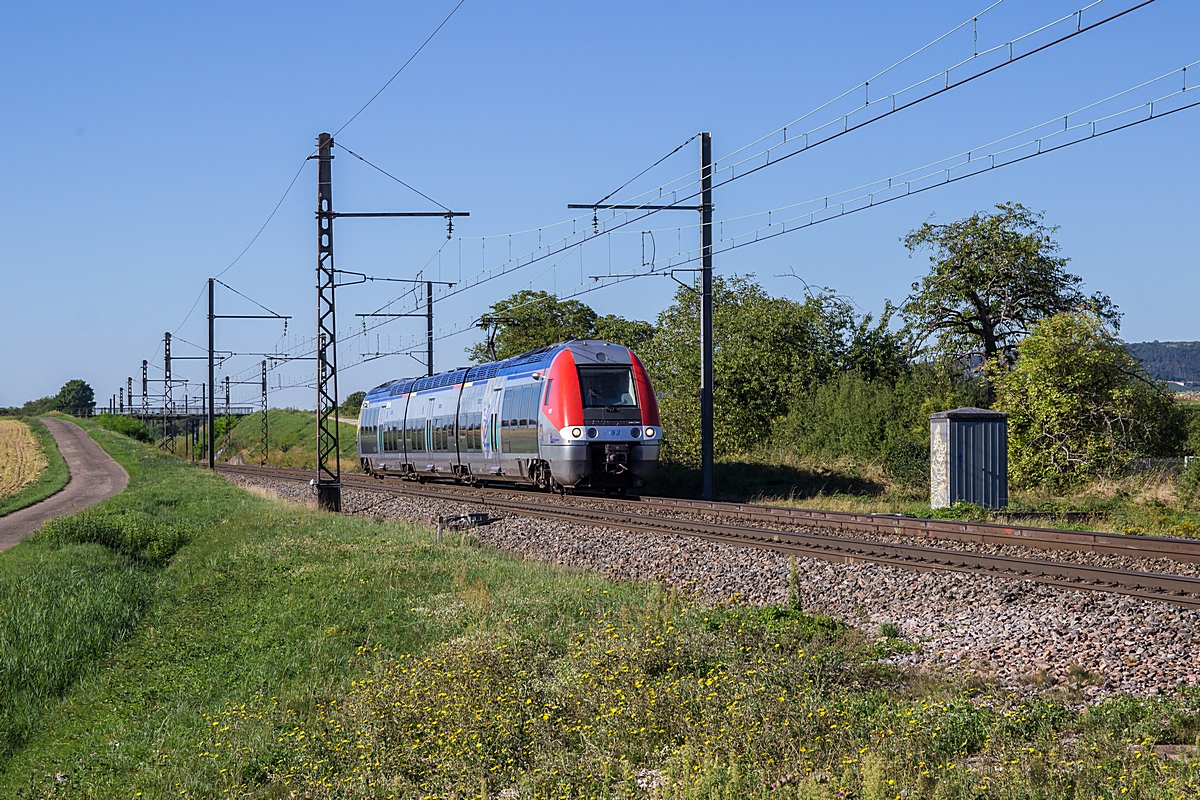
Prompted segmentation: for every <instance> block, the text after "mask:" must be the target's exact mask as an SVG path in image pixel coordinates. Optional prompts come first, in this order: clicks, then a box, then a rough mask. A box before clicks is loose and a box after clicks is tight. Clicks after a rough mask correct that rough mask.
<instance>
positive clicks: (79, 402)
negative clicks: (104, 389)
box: [54, 378, 96, 415]
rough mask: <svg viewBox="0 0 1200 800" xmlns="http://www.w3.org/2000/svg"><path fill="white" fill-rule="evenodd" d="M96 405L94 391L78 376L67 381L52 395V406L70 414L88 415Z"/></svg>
mask: <svg viewBox="0 0 1200 800" xmlns="http://www.w3.org/2000/svg"><path fill="white" fill-rule="evenodd" d="M95 407H96V393H95V392H93V391H92V387H91V386H89V385H88V384H87V382H86V381H82V380H80V379H79V378H75V379H74V380H70V381H67V382H66V383H65V384H63V387H62V388H61V389H59V390H58V394H57V395H55V397H54V408H55V409H57V410H59V411H66V412H68V413H70V414H83V415H88V414H91V413H92V409H94V408H95Z"/></svg>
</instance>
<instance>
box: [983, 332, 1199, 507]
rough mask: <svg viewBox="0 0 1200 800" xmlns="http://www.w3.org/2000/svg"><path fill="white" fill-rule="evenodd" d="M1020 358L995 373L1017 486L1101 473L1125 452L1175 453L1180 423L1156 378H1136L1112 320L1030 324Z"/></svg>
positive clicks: (1063, 483)
mask: <svg viewBox="0 0 1200 800" xmlns="http://www.w3.org/2000/svg"><path fill="white" fill-rule="evenodd" d="M1018 353H1019V358H1017V359H1016V363H1015V365H1014V367H1013V368H1012V369H1011V370H1010V371H1007V372H999V371H997V374H996V375H995V388H996V396H997V405H996V407H997V408H998V409H999V410H1001V411H1005V412H1007V413H1008V431H1009V471H1010V473H1011V475H1012V477H1013V479H1014V481H1015V482H1016V483H1018V484H1020V485H1026V486H1047V487H1050V488H1053V489H1063V488H1066V487H1069V486H1071V485H1073V484H1077V483H1079V482H1080V481H1082V480H1085V479H1087V478H1094V477H1103V476H1110V475H1113V474H1115V473H1117V472H1118V471H1120V470H1121V469H1122V468H1123V467H1125V466H1126V464H1127V463H1128V462H1129V461H1130V460H1131V459H1133V458H1137V457H1145V456H1171V455H1176V454H1177V451H1178V450H1179V449H1180V447H1181V446H1182V444H1183V441H1184V439H1185V438H1186V436H1187V430H1186V425H1187V421H1186V419H1185V418H1184V415H1183V412H1182V410H1181V409H1180V407H1179V405H1178V403H1177V402H1176V401H1175V399H1174V398H1173V397H1172V396H1171V394H1170V393H1169V392H1167V391H1166V388H1165V386H1164V385H1163V384H1161V383H1156V382H1152V381H1149V380H1147V379H1146V378H1144V377H1143V376H1142V374H1141V368H1140V364H1139V363H1138V361H1137V359H1136V358H1135V357H1134V356H1133V355H1132V354H1130V352H1129V351H1128V350H1126V349H1125V347H1124V345H1122V343H1121V341H1120V340H1119V339H1118V338H1117V337H1116V335H1115V333H1114V331H1113V330H1112V327H1111V325H1109V324H1108V323H1107V322H1106V321H1105V320H1104V319H1103V318H1102V317H1100V316H1099V315H1098V314H1096V313H1094V312H1089V311H1083V312H1071V313H1063V314H1057V315H1055V316H1053V317H1051V318H1049V319H1047V320H1045V321H1043V322H1042V323H1040V324H1038V325H1037V326H1036V327H1035V328H1034V329H1033V331H1032V333H1031V334H1030V335H1029V337H1028V338H1027V339H1026V340H1025V341H1024V342H1022V343H1021V344H1020V346H1019V348H1018Z"/></svg>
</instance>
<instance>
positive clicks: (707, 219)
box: [700, 133, 713, 500]
mask: <svg viewBox="0 0 1200 800" xmlns="http://www.w3.org/2000/svg"><path fill="white" fill-rule="evenodd" d="M712 173H713V163H712V134H711V133H701V134H700V478H701V483H700V485H701V490H700V496H701V497H702V498H703V499H705V500H712V499H713V309H712V267H713V261H712V242H713V236H712V212H713V206H712V183H713V181H712V178H713V175H712Z"/></svg>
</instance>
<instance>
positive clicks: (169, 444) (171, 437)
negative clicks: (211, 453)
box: [162, 331, 175, 455]
mask: <svg viewBox="0 0 1200 800" xmlns="http://www.w3.org/2000/svg"><path fill="white" fill-rule="evenodd" d="M174 416H175V400H174V398H173V397H172V393H171V332H170V331H167V332H166V333H164V334H163V440H162V449H163V450H169V451H170V452H171V453H172V455H173V454H174V453H175V429H174V426H172V424H171V418H172V417H174Z"/></svg>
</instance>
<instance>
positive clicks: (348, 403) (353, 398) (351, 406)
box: [338, 392, 367, 417]
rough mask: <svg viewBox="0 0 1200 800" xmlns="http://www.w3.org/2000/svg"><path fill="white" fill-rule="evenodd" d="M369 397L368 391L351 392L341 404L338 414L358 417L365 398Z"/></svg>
mask: <svg viewBox="0 0 1200 800" xmlns="http://www.w3.org/2000/svg"><path fill="white" fill-rule="evenodd" d="M366 399H367V393H366V392H351V393H350V394H349V395H348V396H347V397H346V399H345V400H343V401H342V404H341V406H339V407H338V415H339V416H342V417H357V416H358V412H359V410H360V409H361V408H362V404H363V400H366Z"/></svg>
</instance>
